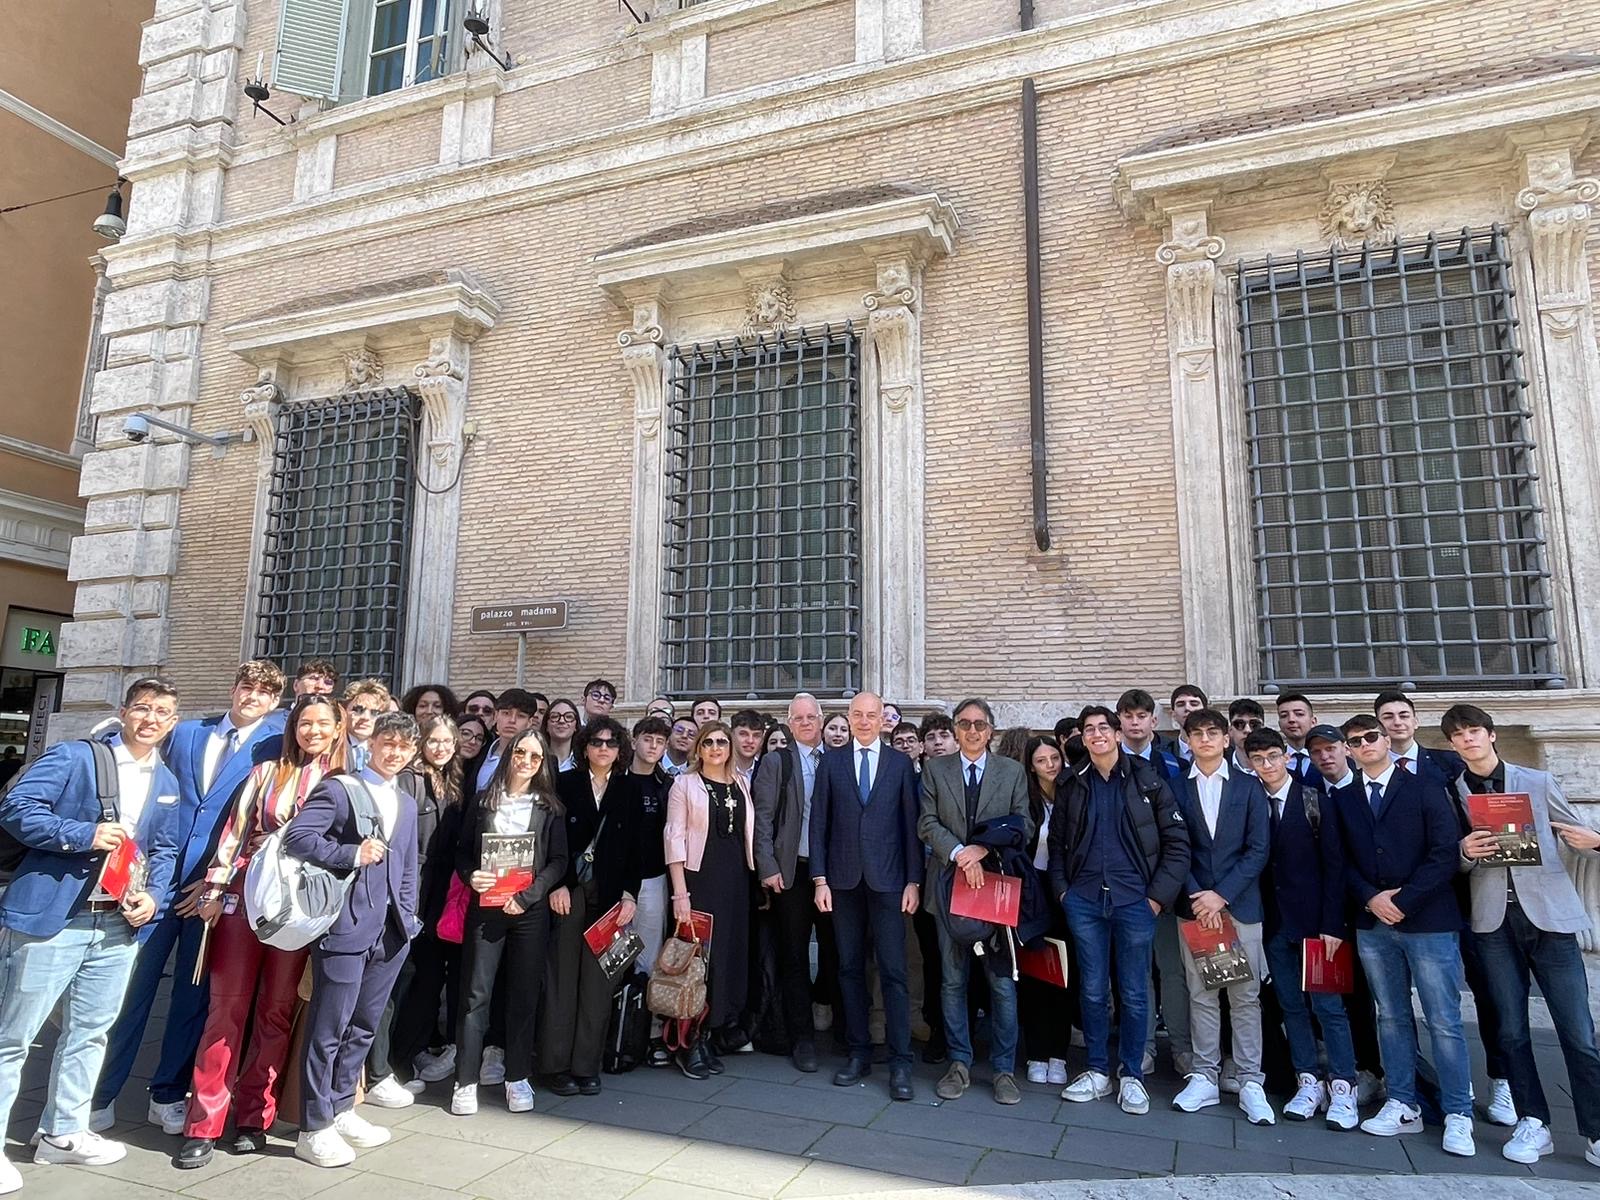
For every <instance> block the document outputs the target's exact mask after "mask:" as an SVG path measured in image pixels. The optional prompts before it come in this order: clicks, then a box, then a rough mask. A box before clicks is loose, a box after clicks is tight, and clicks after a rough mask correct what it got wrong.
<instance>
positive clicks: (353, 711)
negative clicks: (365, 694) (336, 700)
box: [350, 704, 378, 717]
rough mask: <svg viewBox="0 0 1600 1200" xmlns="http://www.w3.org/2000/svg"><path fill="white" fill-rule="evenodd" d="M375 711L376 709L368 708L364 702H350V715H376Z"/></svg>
mask: <svg viewBox="0 0 1600 1200" xmlns="http://www.w3.org/2000/svg"><path fill="white" fill-rule="evenodd" d="M377 713H378V710H377V709H375V708H368V707H367V706H366V705H365V704H352V705H351V706H350V715H351V716H352V717H371V716H376V715H377Z"/></svg>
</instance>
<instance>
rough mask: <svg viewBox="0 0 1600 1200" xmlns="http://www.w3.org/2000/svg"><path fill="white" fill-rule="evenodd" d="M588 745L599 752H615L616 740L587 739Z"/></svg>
mask: <svg viewBox="0 0 1600 1200" xmlns="http://www.w3.org/2000/svg"><path fill="white" fill-rule="evenodd" d="M589 745H591V746H593V747H595V748H596V749H599V750H615V749H616V748H617V739H616V738H590V739H589Z"/></svg>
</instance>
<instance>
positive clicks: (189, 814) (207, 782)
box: [89, 659, 284, 1134]
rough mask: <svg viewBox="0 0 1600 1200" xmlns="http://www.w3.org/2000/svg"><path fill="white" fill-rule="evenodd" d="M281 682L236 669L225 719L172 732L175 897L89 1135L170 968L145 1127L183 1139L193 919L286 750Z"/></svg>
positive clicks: (103, 1114)
mask: <svg viewBox="0 0 1600 1200" xmlns="http://www.w3.org/2000/svg"><path fill="white" fill-rule="evenodd" d="M283 682H284V681H283V672H282V671H280V670H279V669H278V668H277V667H276V666H274V665H273V664H272V663H269V662H264V661H261V660H259V659H257V660H254V661H251V662H247V663H244V664H242V665H241V666H240V667H239V669H238V671H236V672H235V673H234V677H233V691H232V692H231V693H230V695H229V700H228V711H227V712H226V713H224V714H223V715H222V716H220V717H207V718H205V719H204V720H197V721H185V722H183V723H182V724H181V725H179V726H178V727H177V728H176V729H174V730H173V731H172V736H171V737H170V738H169V739H168V741H167V745H166V747H165V748H164V755H163V757H164V758H165V759H166V761H167V763H168V764H169V766H170V768H171V771H172V773H173V775H174V776H176V777H177V780H178V797H179V799H178V864H177V868H176V870H175V871H174V873H173V877H172V878H173V884H174V892H173V895H172V896H171V898H170V903H164V904H163V905H162V911H161V913H160V914H158V917H157V920H156V922H155V923H154V924H153V925H152V926H151V928H150V929H149V931H148V936H147V937H146V939H145V940H144V942H143V944H142V945H141V946H140V948H139V954H138V957H137V958H136V959H135V961H134V965H133V978H132V980H131V981H130V982H129V984H128V995H127V1002H126V1004H125V1005H124V1006H123V1010H122V1013H121V1015H120V1016H119V1017H118V1018H117V1023H116V1024H115V1025H113V1026H112V1027H111V1035H110V1040H109V1043H108V1045H107V1047H106V1060H105V1067H104V1069H103V1070H102V1071H101V1073H100V1081H99V1083H98V1084H96V1086H95V1090H94V1111H93V1113H92V1115H91V1117H90V1126H89V1127H90V1128H91V1129H93V1130H96V1131H103V1130H106V1129H110V1128H111V1126H112V1125H113V1124H115V1123H116V1119H117V1118H116V1109H115V1103H116V1099H117V1096H118V1094H119V1093H120V1092H121V1091H122V1089H123V1087H124V1085H126V1084H127V1082H128V1077H129V1076H130V1075H131V1074H132V1073H133V1066H134V1063H135V1062H136V1061H137V1060H138V1057H139V1048H140V1047H141V1046H142V1045H143V1044H144V1030H145V1025H146V1024H147V1023H148V1022H149V1020H150V1010H151V1008H152V1007H153V1006H154V1004H155V998H156V993H157V991H159V990H160V987H161V977H162V975H163V974H165V972H166V970H167V962H168V960H169V959H171V958H172V952H173V949H174V948H176V949H177V952H178V954H177V960H176V961H175V962H173V964H172V995H171V999H170V1000H169V1001H168V1006H167V1024H166V1028H165V1030H164V1031H163V1032H162V1035H161V1057H160V1059H159V1060H158V1061H157V1063H156V1068H155V1071H154V1073H153V1074H152V1075H151V1077H150V1107H149V1112H148V1120H149V1122H150V1124H152V1125H159V1126H161V1128H162V1131H163V1132H165V1133H170V1134H178V1133H182V1132H183V1119H184V1111H185V1107H186V1097H187V1096H188V1094H189V1079H190V1077H191V1076H192V1075H193V1074H194V1056H195V1050H196V1048H197V1047H198V1046H199V1045H200V1034H201V1032H202V1031H203V1030H204V1029H205V1024H206V1006H207V1004H208V1003H209V1000H210V996H209V989H208V987H207V984H206V979H205V977H204V976H201V980H200V982H199V983H198V984H197V983H195V982H194V967H195V961H196V959H198V958H199V955H200V941H201V934H202V933H204V932H205V922H204V921H202V920H201V919H200V916H199V903H200V893H201V892H203V891H205V888H206V881H205V870H206V866H207V865H208V864H209V863H210V861H211V855H212V853H213V852H214V851H215V849H216V843H217V834H218V830H220V829H221V827H222V821H223V818H224V817H226V816H227V814H228V812H229V811H230V810H231V809H232V808H233V801H234V798H235V796H236V795H237V794H238V791H239V788H240V787H241V786H242V785H243V784H244V781H245V777H246V776H247V775H249V774H250V769H251V768H252V767H253V766H255V764H256V763H258V762H273V761H276V760H277V758H278V754H279V752H280V750H281V748H282V745H283V737H282V729H283V726H282V723H281V722H280V721H278V720H276V719H275V717H276V713H275V712H274V710H275V709H276V708H277V705H278V697H279V696H280V695H281V694H282V693H283Z"/></svg>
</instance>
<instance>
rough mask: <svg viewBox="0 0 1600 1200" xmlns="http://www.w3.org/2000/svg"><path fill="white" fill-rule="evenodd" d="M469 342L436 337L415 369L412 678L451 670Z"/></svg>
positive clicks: (457, 336) (457, 334) (451, 335)
mask: <svg viewBox="0 0 1600 1200" xmlns="http://www.w3.org/2000/svg"><path fill="white" fill-rule="evenodd" d="M469 369H470V350H469V343H468V340H467V338H466V337H464V336H463V335H462V333H461V331H460V330H452V331H450V332H448V333H445V334H441V335H440V336H438V337H434V338H432V339H430V341H429V343H428V357H427V358H426V359H424V360H423V361H422V362H420V363H418V364H417V365H416V366H415V367H413V368H412V370H411V374H412V378H413V379H414V380H415V386H416V389H417V394H418V395H420V396H421V397H422V407H423V419H422V444H423V450H424V453H423V454H421V455H419V456H418V476H419V480H418V482H419V485H420V486H419V487H418V488H417V493H416V505H417V515H416V520H415V523H414V525H413V530H414V532H413V535H412V536H413V537H414V538H415V542H414V544H415V545H417V546H423V547H427V550H426V552H425V553H422V554H413V555H412V558H411V571H412V577H411V596H412V597H413V600H412V602H411V603H410V604H409V605H408V611H409V614H410V616H409V624H410V629H408V630H407V632H406V664H407V669H408V671H409V673H410V677H411V678H412V679H445V678H448V676H449V671H450V631H451V627H452V622H451V620H450V619H449V617H450V608H451V605H452V603H453V601H454V595H455V577H456V537H457V531H458V530H459V529H460V525H461V472H462V466H463V459H464V457H465V454H466V443H465V440H464V439H463V437H462V431H463V429H464V427H465V425H466V415H467V378H468V373H469Z"/></svg>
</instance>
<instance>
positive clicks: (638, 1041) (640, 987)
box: [600, 968, 650, 1075]
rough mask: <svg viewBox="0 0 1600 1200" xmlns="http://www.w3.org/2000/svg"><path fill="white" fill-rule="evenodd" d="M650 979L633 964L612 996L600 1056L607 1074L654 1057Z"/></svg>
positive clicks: (620, 1071) (615, 1072)
mask: <svg viewBox="0 0 1600 1200" xmlns="http://www.w3.org/2000/svg"><path fill="white" fill-rule="evenodd" d="M646 982H647V979H646V976H645V974H644V972H643V971H640V970H639V969H637V968H632V969H630V970H629V971H628V973H627V974H626V975H624V976H623V977H622V986H621V987H619V988H618V989H617V991H616V994H615V995H613V996H612V997H611V1020H610V1022H609V1024H608V1025H607V1028H606V1044H605V1049H604V1050H603V1051H602V1053H601V1056H600V1069H601V1070H602V1071H604V1072H605V1073H606V1074H607V1075H622V1074H625V1073H626V1072H628V1071H631V1070H633V1069H634V1068H635V1067H637V1066H639V1065H641V1064H642V1063H643V1062H644V1061H645V1059H647V1058H649V1057H650V1010H649V1009H648V1008H646V1007H645V1006H644V992H645V984H646Z"/></svg>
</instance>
